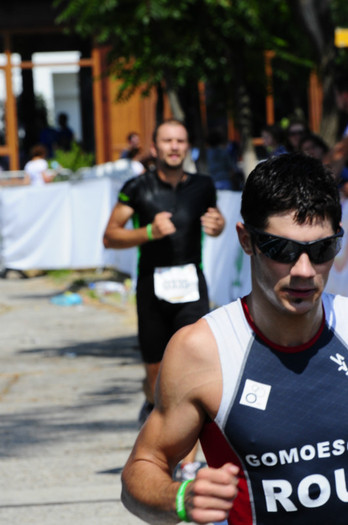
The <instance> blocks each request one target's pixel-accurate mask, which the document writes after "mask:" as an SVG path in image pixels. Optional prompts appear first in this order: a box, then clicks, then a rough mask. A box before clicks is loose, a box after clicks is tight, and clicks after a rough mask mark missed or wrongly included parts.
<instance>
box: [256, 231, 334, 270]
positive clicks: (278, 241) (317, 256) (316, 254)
mask: <svg viewBox="0 0 348 525" xmlns="http://www.w3.org/2000/svg"><path fill="white" fill-rule="evenodd" d="M255 243H256V245H257V247H258V248H259V250H260V251H261V252H262V253H263V254H264V255H266V257H269V258H270V259H273V260H274V261H277V262H282V263H292V262H294V261H296V260H297V259H298V258H299V257H300V255H301V253H307V255H308V257H309V258H310V260H311V261H312V262H313V263H314V264H321V263H324V262H327V261H330V260H331V259H333V258H334V257H335V256H336V255H337V254H338V252H339V251H340V249H341V244H342V238H341V237H331V238H329V239H323V240H322V241H317V242H315V243H313V244H308V245H303V244H301V243H297V242H295V241H292V240H290V239H284V238H282V237H276V236H269V235H263V234H259V235H256V236H255Z"/></svg>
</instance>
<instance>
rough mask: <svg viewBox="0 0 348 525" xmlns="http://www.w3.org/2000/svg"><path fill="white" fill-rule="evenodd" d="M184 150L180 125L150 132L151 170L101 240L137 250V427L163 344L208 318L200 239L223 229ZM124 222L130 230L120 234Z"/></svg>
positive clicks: (135, 183) (123, 200)
mask: <svg viewBox="0 0 348 525" xmlns="http://www.w3.org/2000/svg"><path fill="white" fill-rule="evenodd" d="M188 148H189V141H188V133H187V129H186V127H185V126H184V124H182V122H180V121H178V120H175V119H170V120H167V121H165V122H162V123H161V124H160V125H158V126H157V128H156V129H155V131H154V136H153V146H152V151H151V152H152V155H153V156H154V157H155V158H156V170H155V171H147V172H146V173H144V174H143V175H140V176H138V177H134V178H132V179H131V180H129V181H127V183H126V184H125V185H124V186H123V188H122V189H121V191H120V193H119V198H118V203H117V205H116V206H115V208H114V210H113V212H112V214H111V217H110V220H109V223H108V225H107V227H106V230H105V235H104V245H105V246H106V247H107V248H129V247H132V246H139V260H138V279H137V313H138V333H139V343H140V350H141V353H142V358H143V361H144V364H145V371H146V379H145V382H144V390H145V394H146V403H145V406H144V407H143V411H142V412H141V414H140V419H143V414H144V412H145V414H146V412H148V411H150V410H151V409H152V407H153V403H154V391H155V383H156V378H157V375H158V370H159V367H160V363H161V360H162V356H163V353H164V350H165V347H166V345H167V343H168V341H169V339H170V338H171V336H172V335H173V334H174V333H175V331H176V330H178V329H179V328H182V327H183V326H186V325H187V324H190V323H194V322H195V321H197V320H198V319H199V318H200V317H202V316H203V315H205V314H206V313H208V312H209V300H208V291H207V285H206V281H205V278H204V275H203V271H202V259H201V254H202V233H203V232H204V233H206V234H208V235H212V236H217V235H219V234H220V233H221V232H222V230H223V228H224V224H225V222H224V218H223V216H222V215H221V213H220V212H219V210H218V209H217V207H216V191H215V188H214V184H213V181H212V179H211V178H210V177H209V176H206V175H199V174H194V175H192V174H189V173H186V172H185V171H184V169H183V163H184V160H185V158H186V155H187V152H188ZM130 218H132V219H133V224H134V229H127V228H125V226H126V223H127V222H128V220H129V219H130ZM141 422H142V421H141ZM189 459H191V458H188V459H187V461H189ZM192 459H193V456H192Z"/></svg>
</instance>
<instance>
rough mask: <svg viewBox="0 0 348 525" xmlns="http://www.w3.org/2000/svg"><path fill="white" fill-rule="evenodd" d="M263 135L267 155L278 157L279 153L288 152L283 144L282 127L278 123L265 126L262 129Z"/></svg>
mask: <svg viewBox="0 0 348 525" xmlns="http://www.w3.org/2000/svg"><path fill="white" fill-rule="evenodd" d="M261 136H262V139H263V145H264V147H265V149H266V152H267V157H277V156H278V155H282V154H283V153H287V150H286V147H285V146H284V144H283V133H282V129H281V128H280V127H279V126H278V125H277V124H272V125H269V126H264V128H263V129H262V131H261Z"/></svg>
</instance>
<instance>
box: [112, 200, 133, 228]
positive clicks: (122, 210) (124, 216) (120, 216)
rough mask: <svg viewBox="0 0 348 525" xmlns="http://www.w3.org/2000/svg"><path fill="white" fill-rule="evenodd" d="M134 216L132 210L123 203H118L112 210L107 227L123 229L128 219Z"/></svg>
mask: <svg viewBox="0 0 348 525" xmlns="http://www.w3.org/2000/svg"><path fill="white" fill-rule="evenodd" d="M133 215H134V210H133V208H131V207H130V206H128V205H127V204H123V202H118V203H117V204H116V205H115V207H114V209H113V210H112V213H111V216H110V219H109V223H108V226H109V225H110V226H114V227H115V226H118V227H121V228H122V227H123V226H125V225H126V224H127V222H128V221H129V219H130V218H131V217H132V216H133Z"/></svg>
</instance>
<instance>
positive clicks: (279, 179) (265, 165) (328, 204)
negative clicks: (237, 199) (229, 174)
mask: <svg viewBox="0 0 348 525" xmlns="http://www.w3.org/2000/svg"><path fill="white" fill-rule="evenodd" d="M291 211H294V212H295V220H296V222H297V223H299V224H304V223H306V222H307V223H309V224H311V223H312V222H313V221H315V220H316V219H318V218H320V219H329V220H330V222H331V224H332V227H333V229H334V231H337V230H338V228H339V224H340V222H341V217H342V209H341V203H340V197H339V191H338V188H337V184H336V182H335V180H334V177H333V175H332V172H331V171H330V170H329V169H328V168H327V167H326V166H324V165H323V164H322V162H321V161H320V160H318V159H315V158H313V157H309V156H308V155H304V154H303V153H286V154H284V155H280V156H279V157H272V158H270V159H268V160H266V161H264V162H261V163H260V164H258V165H257V166H256V168H255V169H254V170H253V171H252V172H251V173H250V175H249V177H248V178H247V180H246V183H245V186H244V190H243V195H242V206H241V215H242V217H243V220H244V222H245V223H246V224H250V225H251V226H254V227H256V228H260V229H264V228H266V227H267V223H268V218H269V217H270V216H271V215H275V214H278V213H284V212H291Z"/></svg>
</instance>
